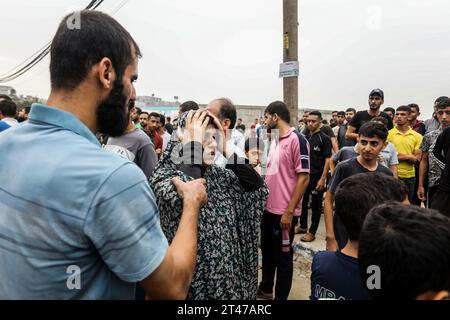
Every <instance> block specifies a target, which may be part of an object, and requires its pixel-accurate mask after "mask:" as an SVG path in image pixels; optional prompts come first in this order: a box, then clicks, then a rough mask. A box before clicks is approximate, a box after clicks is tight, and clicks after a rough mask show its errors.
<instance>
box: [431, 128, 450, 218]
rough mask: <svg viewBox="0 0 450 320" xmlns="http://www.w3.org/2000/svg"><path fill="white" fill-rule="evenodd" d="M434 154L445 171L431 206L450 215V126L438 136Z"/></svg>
mask: <svg viewBox="0 0 450 320" xmlns="http://www.w3.org/2000/svg"><path fill="white" fill-rule="evenodd" d="M433 155H434V156H435V157H436V160H437V163H438V165H439V167H441V169H442V170H443V171H442V176H441V183H440V184H439V189H438V190H437V191H436V193H435V195H434V196H433V202H432V203H431V208H432V209H436V210H439V211H440V212H441V213H443V214H445V215H446V216H450V128H447V129H445V130H444V131H443V132H442V133H441V135H440V136H439V137H438V139H437V141H436V144H435V146H434V149H433Z"/></svg>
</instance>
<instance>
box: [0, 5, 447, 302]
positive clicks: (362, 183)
mask: <svg viewBox="0 0 450 320" xmlns="http://www.w3.org/2000/svg"><path fill="white" fill-rule="evenodd" d="M80 14H81V19H82V21H83V27H82V28H80V29H69V28H67V23H66V20H67V19H68V18H70V16H67V17H66V18H64V19H63V21H62V22H61V24H60V25H59V27H58V30H57V32H56V34H55V36H54V38H53V41H52V44H51V50H50V53H51V62H50V77H51V93H50V96H49V98H48V100H47V102H46V104H45V105H44V104H33V105H32V107H31V110H29V109H27V110H23V111H20V114H19V113H18V110H17V107H16V105H15V104H14V102H13V101H12V99H11V98H10V97H8V96H0V131H1V133H0V163H1V166H0V243H1V245H0V275H1V276H2V277H1V278H2V280H1V281H0V298H3V299H134V298H136V299H192V300H209V299H224V300H228V299H230V300H244V299H245V300H253V299H257V298H258V299H266V300H272V299H276V300H286V299H288V297H289V294H290V291H291V288H292V286H298V285H299V284H298V283H295V282H294V283H293V256H294V249H293V241H294V236H295V234H302V236H301V241H304V242H312V241H316V235H317V231H318V228H319V225H320V221H321V217H322V214H323V216H324V223H325V229H326V239H325V240H326V247H324V248H323V249H324V251H321V252H319V253H317V254H316V255H315V256H314V258H313V263H312V267H311V271H312V273H311V294H310V298H311V299H313V300H316V299H353V300H363V299H394V298H398V297H399V296H401V297H407V298H410V299H450V271H449V270H450V246H449V244H450V150H449V148H450V131H449V130H450V129H449V128H448V127H449V123H450V98H448V97H445V96H443V97H439V98H438V99H436V101H435V105H434V113H433V118H432V119H429V120H426V121H424V122H422V121H420V120H418V117H419V116H420V108H419V106H418V105H417V104H408V105H402V106H399V107H397V108H396V109H393V108H385V109H384V110H383V111H381V107H382V105H383V103H384V93H383V91H382V90H380V89H374V90H372V91H371V92H370V94H369V100H368V103H369V109H368V110H365V111H359V112H356V110H355V109H352V108H348V109H346V110H345V111H337V112H333V118H332V119H331V121H330V122H331V123H330V124H331V125H328V124H326V122H325V121H324V119H323V116H322V114H321V112H319V111H310V112H305V114H303V119H301V120H300V121H299V123H298V126H297V127H294V126H292V125H291V124H292V122H291V120H292V119H291V114H290V112H289V109H288V107H287V106H286V104H285V103H283V102H281V101H274V102H272V103H270V104H268V106H267V108H266V109H265V111H264V118H262V119H255V122H254V123H252V124H250V125H247V126H246V125H245V124H244V123H243V121H242V119H239V118H238V117H237V110H236V106H235V105H234V104H233V102H232V101H231V100H230V99H228V98H217V99H214V100H212V101H211V102H210V103H209V104H208V105H207V106H206V108H200V107H199V105H198V104H197V103H196V102H194V101H186V102H184V103H182V104H181V106H180V110H179V114H178V117H177V119H176V121H174V119H170V118H169V117H165V116H164V115H162V114H160V113H157V112H152V113H148V112H145V111H142V110H140V109H139V108H138V107H136V106H135V100H136V90H135V88H134V85H133V83H134V81H136V80H137V78H138V72H137V70H138V68H137V66H138V61H139V58H140V57H141V55H142V54H141V51H140V49H139V46H138V44H137V43H136V42H135V41H134V39H133V38H132V36H131V35H130V34H129V33H128V31H127V30H125V29H124V28H123V27H122V26H121V25H120V24H119V23H118V22H117V21H116V20H114V19H113V18H112V17H110V16H108V15H106V14H104V13H100V12H96V11H81V13H80ZM111 35H114V36H111ZM18 119H19V120H20V122H21V123H19V121H18ZM18 159H20V171H19V170H18V167H17V166H18ZM309 209H311V217H309V215H308V212H309ZM310 221H311V223H310ZM259 254H261V255H262V266H261V269H262V270H261V279H260V282H259V283H258V256H259ZM73 270H75V271H73Z"/></svg>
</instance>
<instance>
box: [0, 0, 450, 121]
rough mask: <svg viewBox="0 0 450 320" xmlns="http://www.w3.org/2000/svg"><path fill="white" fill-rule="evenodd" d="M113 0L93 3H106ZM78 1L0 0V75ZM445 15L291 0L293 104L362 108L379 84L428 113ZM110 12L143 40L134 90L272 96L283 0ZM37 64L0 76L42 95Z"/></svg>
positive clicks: (195, 0) (154, 0) (423, 2)
mask: <svg viewBox="0 0 450 320" xmlns="http://www.w3.org/2000/svg"><path fill="white" fill-rule="evenodd" d="M122 2H123V0H105V1H104V3H103V4H102V5H101V6H100V7H99V9H100V10H101V11H104V12H106V13H112V12H113V11H114V10H115V9H117V8H118V6H119V5H120V4H121V3H122ZM88 3H89V0H40V1H31V0H28V1H25V0H0V8H1V11H2V13H6V14H2V18H1V19H0V38H1V46H0V75H3V74H4V73H6V72H8V71H9V70H11V69H12V68H14V67H15V66H16V65H18V64H20V63H22V62H23V61H24V60H25V59H26V58H28V57H29V56H31V55H32V54H33V53H34V52H36V51H37V50H38V49H39V48H41V47H43V46H44V45H45V44H46V43H47V42H49V41H50V40H51V39H52V37H53V35H54V33H55V31H56V28H57V26H58V24H59V22H60V20H61V18H62V17H63V16H64V15H66V14H67V13H69V12H71V11H73V10H77V9H80V8H82V7H84V6H86V5H87V4H88ZM449 16H450V3H449V1H448V0H395V1H392V0H299V66H300V67H299V68H300V75H299V106H300V107H305V108H320V109H335V110H344V109H345V108H347V107H355V108H356V109H357V110H364V109H367V108H368V106H367V105H368V104H367V98H368V94H369V92H370V91H371V89H373V88H381V89H383V90H384V92H385V105H384V106H383V107H387V106H392V107H397V106H399V105H402V104H407V103H412V102H414V103H418V104H419V105H420V106H421V109H422V118H427V117H429V116H430V115H431V113H432V105H433V102H434V100H435V98H436V97H438V96H442V95H450V85H449V81H448V80H447V78H448V77H449V71H450V41H449V39H450V19H449ZM114 17H115V18H116V19H117V20H118V21H119V22H120V23H121V24H122V25H123V26H124V27H125V28H126V29H127V30H128V31H129V32H130V33H131V34H132V36H133V37H134V38H135V40H136V41H137V43H138V44H139V46H140V48H141V51H142V52H143V58H142V59H141V60H140V62H139V80H138V82H137V83H136V90H137V94H138V95H151V94H155V95H156V96H158V97H161V98H163V99H164V100H173V98H174V96H178V97H179V99H180V101H185V100H195V101H197V102H199V103H207V102H209V101H210V100H212V99H214V98H217V97H229V98H231V99H232V100H233V101H234V102H235V103H236V104H250V105H268V104H269V103H270V102H272V101H274V100H281V99H282V98H283V81H282V79H281V78H279V77H278V71H279V64H280V63H281V62H282V45H283V32H282V31H283V30H282V22H283V12H282V0H227V1H224V0H129V1H127V2H126V3H125V5H124V6H123V7H122V8H121V9H120V10H119V11H118V12H116V13H115V14H114ZM48 65H49V59H48V58H46V59H45V60H44V61H42V62H41V63H40V64H39V65H38V66H36V67H35V68H34V69H32V70H31V71H30V72H29V73H28V74H26V75H24V76H23V77H21V78H18V79H16V80H14V81H11V82H8V83H3V84H2V85H9V86H12V87H14V88H15V89H16V90H17V91H18V93H19V94H24V95H28V94H29V95H36V96H39V97H42V98H47V97H48V94H49V92H50V85H49V84H50V80H49V75H48V74H49V72H48Z"/></svg>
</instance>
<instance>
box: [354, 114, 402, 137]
mask: <svg viewBox="0 0 450 320" xmlns="http://www.w3.org/2000/svg"><path fill="white" fill-rule="evenodd" d="M379 116H380V117H383V118H385V119H386V120H387V121H388V125H387V128H388V130H390V129H392V128H393V127H394V125H393V123H392V119H391V117H389V115H388V114H386V113H384V112H381V113H380V115H379ZM373 118H375V116H371V115H370V114H369V112H368V111H367V110H364V111H358V112H357V113H356V114H355V116H354V117H353V118H352V120H351V121H350V125H351V126H352V127H354V128H355V129H356V133H359V128H361V127H362V125H363V124H364V123H366V122H369V121H370V120H372V119H373Z"/></svg>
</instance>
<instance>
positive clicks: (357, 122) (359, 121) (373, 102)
mask: <svg viewBox="0 0 450 320" xmlns="http://www.w3.org/2000/svg"><path fill="white" fill-rule="evenodd" d="M383 103H384V93H383V91H382V90H381V89H374V90H372V92H370V94H369V107H370V108H369V110H366V111H358V112H357V113H356V115H355V116H354V117H353V119H352V121H351V122H350V124H349V126H348V129H347V133H346V134H345V138H346V139H349V140H353V141H357V139H358V133H359V129H360V128H361V126H362V125H363V124H364V123H366V122H369V121H370V120H372V119H373V118H375V117H380V116H381V117H384V118H386V119H387V120H388V125H387V128H388V130H391V129H392V128H393V127H394V124H393V122H392V119H391V117H389V115H387V114H386V113H384V112H381V111H380V108H381V106H382V105H383Z"/></svg>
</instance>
